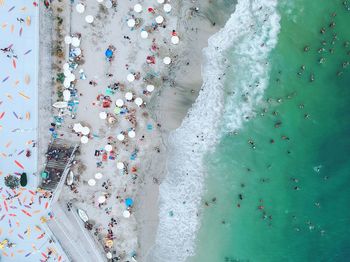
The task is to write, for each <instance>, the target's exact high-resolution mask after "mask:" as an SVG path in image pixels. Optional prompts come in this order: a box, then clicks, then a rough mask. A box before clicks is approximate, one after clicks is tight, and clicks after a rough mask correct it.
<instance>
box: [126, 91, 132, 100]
mask: <svg viewBox="0 0 350 262" xmlns="http://www.w3.org/2000/svg"><path fill="white" fill-rule="evenodd" d="M125 99H126V100H128V101H130V100H132V93H131V92H127V93H126V94H125Z"/></svg>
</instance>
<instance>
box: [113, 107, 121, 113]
mask: <svg viewBox="0 0 350 262" xmlns="http://www.w3.org/2000/svg"><path fill="white" fill-rule="evenodd" d="M120 111H121V109H120V107H116V108H114V114H116V115H119V114H120Z"/></svg>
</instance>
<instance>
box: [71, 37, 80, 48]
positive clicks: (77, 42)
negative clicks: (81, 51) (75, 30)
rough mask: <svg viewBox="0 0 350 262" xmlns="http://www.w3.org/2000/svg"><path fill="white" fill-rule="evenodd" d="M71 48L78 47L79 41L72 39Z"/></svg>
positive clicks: (75, 38)
mask: <svg viewBox="0 0 350 262" xmlns="http://www.w3.org/2000/svg"><path fill="white" fill-rule="evenodd" d="M72 46H74V47H79V46H80V39H79V38H78V37H73V38H72Z"/></svg>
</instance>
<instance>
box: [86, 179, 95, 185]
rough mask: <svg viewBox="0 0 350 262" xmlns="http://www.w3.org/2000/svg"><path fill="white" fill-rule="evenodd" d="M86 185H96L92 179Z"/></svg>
mask: <svg viewBox="0 0 350 262" xmlns="http://www.w3.org/2000/svg"><path fill="white" fill-rule="evenodd" d="M88 185H89V186H94V185H96V180H95V179H93V178H91V179H89V181H88Z"/></svg>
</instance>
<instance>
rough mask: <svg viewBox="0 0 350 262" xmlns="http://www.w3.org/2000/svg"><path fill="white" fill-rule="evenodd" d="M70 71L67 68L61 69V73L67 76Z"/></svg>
mask: <svg viewBox="0 0 350 262" xmlns="http://www.w3.org/2000/svg"><path fill="white" fill-rule="evenodd" d="M71 73H72V72H71V71H70V70H69V69H65V70H63V74H64V76H66V77H67V76H69V75H70V74H71Z"/></svg>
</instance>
